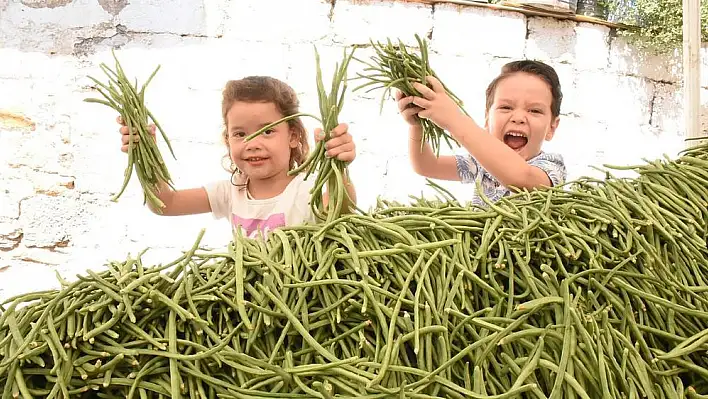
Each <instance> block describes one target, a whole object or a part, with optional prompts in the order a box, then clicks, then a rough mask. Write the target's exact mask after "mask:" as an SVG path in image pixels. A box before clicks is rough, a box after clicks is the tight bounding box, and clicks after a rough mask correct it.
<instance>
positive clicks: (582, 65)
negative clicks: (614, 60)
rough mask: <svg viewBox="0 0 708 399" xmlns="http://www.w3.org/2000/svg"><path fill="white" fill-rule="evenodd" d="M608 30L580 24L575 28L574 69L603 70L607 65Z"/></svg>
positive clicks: (604, 27)
mask: <svg viewBox="0 0 708 399" xmlns="http://www.w3.org/2000/svg"><path fill="white" fill-rule="evenodd" d="M609 34H610V28H608V27H606V26H603V25H596V24H590V23H585V22H581V23H579V24H578V25H577V26H576V27H575V50H574V53H575V68H576V69H577V70H580V71H582V70H597V69H605V68H607V66H608V65H609V56H610V45H609Z"/></svg>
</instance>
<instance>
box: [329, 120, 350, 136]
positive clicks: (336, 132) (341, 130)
mask: <svg viewBox="0 0 708 399" xmlns="http://www.w3.org/2000/svg"><path fill="white" fill-rule="evenodd" d="M348 131H349V125H347V124H346V123H340V124H339V125H337V126H336V127H335V128H334V129H332V132H330V134H329V135H330V137H337V136H341V135H343V134H345V133H347V132H348Z"/></svg>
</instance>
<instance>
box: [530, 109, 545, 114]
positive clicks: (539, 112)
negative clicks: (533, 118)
mask: <svg viewBox="0 0 708 399" xmlns="http://www.w3.org/2000/svg"><path fill="white" fill-rule="evenodd" d="M531 112H533V113H534V114H542V113H543V111H542V110H540V109H537V108H534V109H532V110H531Z"/></svg>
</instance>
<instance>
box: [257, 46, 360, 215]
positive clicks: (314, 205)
mask: <svg viewBox="0 0 708 399" xmlns="http://www.w3.org/2000/svg"><path fill="white" fill-rule="evenodd" d="M353 56H354V50H352V51H351V53H349V54H347V50H346V49H345V50H344V55H343V58H342V61H341V64H340V63H337V64H336V65H335V68H334V70H335V72H334V76H333V77H332V83H331V89H330V92H329V94H328V93H327V90H326V88H325V85H324V83H323V82H322V68H321V66H320V54H319V52H318V51H317V47H315V63H316V68H317V73H316V83H317V95H318V100H319V107H320V115H321V117H320V118H318V117H316V116H313V115H310V114H306V113H296V114H294V115H289V116H285V117H283V118H281V119H279V120H277V121H275V122H273V123H271V124H269V125H267V126H264V127H263V128H261V129H260V130H258V131H256V132H254V133H253V134H251V135H249V136H248V137H246V141H250V140H252V139H254V138H255V137H257V136H258V135H260V134H261V133H263V132H264V131H266V130H268V129H271V128H273V127H274V126H276V125H278V124H280V123H283V122H286V121H289V120H291V119H294V118H299V117H301V116H309V117H312V118H314V119H316V120H317V121H319V122H320V123H322V132H323V133H324V135H325V137H324V138H323V139H322V140H321V141H319V142H318V143H317V145H316V146H315V149H314V151H313V152H312V153H311V154H310V155H309V156H308V157H307V159H306V160H305V162H303V163H302V164H301V165H298V167H296V168H295V169H293V170H291V171H290V172H289V174H290V175H294V174H298V173H301V172H302V171H303V170H305V169H307V172H306V175H305V179H307V177H309V176H310V174H312V173H314V172H318V173H317V177H316V180H315V184H314V187H313V189H312V192H311V195H312V197H311V200H310V207H311V209H312V212H313V213H314V215H315V217H316V218H317V219H318V220H322V221H326V222H332V221H333V220H336V219H337V218H339V217H340V216H341V215H342V214H343V213H349V212H351V211H352V209H353V207H354V202H353V201H352V199H351V198H350V197H349V191H348V190H347V189H346V182H345V178H347V163H346V162H344V161H340V160H338V159H336V158H329V157H327V156H326V151H327V149H326V148H325V144H326V143H327V141H329V139H330V138H331V133H332V130H334V128H336V127H337V126H338V125H339V114H340V112H341V111H342V107H343V106H344V95H345V93H346V91H347V68H348V66H349V63H350V61H351V59H352V57H353ZM325 186H326V187H327V193H328V202H327V206H326V209H325V205H324V201H323V199H324V196H323V189H324V187H325Z"/></svg>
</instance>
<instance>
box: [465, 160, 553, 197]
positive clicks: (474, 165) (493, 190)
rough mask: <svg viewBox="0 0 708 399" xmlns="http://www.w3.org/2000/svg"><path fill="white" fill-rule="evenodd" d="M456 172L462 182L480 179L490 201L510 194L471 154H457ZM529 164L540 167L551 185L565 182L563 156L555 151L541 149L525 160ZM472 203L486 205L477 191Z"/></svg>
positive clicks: (472, 182)
mask: <svg viewBox="0 0 708 399" xmlns="http://www.w3.org/2000/svg"><path fill="white" fill-rule="evenodd" d="M455 159H456V160H457V174H458V175H459V176H460V179H461V180H462V183H468V184H475V183H476V181H477V180H480V186H481V188H482V191H483V192H484V195H486V196H487V198H489V199H490V200H491V201H492V202H496V201H499V200H500V199H501V198H502V197H505V196H507V195H509V194H511V190H509V189H508V188H506V187H505V186H503V185H502V184H501V183H499V181H498V180H497V179H496V178H495V177H494V176H492V175H491V174H490V173H489V172H487V171H486V170H485V169H484V168H483V167H482V165H480V164H479V162H477V160H476V159H474V158H473V157H472V156H471V155H458V156H456V157H455ZM527 163H528V164H529V165H532V166H535V167H537V168H540V169H541V170H543V171H544V172H546V174H547V175H548V177H549V179H550V180H551V184H552V185H553V186H558V185H560V184H563V183H565V178H566V175H567V172H566V169H565V162H564V161H563V156H562V155H560V154H555V153H544V152H543V151H542V152H541V153H539V154H538V155H536V156H535V157H533V158H531V159H529V160H528V161H527ZM472 203H473V204H475V205H478V206H482V207H484V206H486V204H485V203H484V201H482V198H481V197H480V196H479V193H477V192H475V194H474V197H473V198H472Z"/></svg>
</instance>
